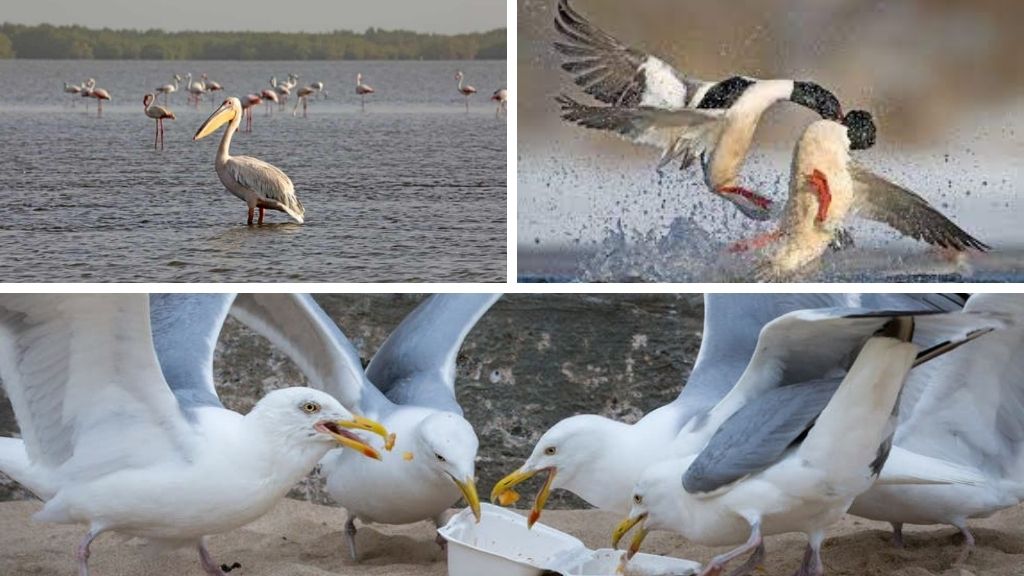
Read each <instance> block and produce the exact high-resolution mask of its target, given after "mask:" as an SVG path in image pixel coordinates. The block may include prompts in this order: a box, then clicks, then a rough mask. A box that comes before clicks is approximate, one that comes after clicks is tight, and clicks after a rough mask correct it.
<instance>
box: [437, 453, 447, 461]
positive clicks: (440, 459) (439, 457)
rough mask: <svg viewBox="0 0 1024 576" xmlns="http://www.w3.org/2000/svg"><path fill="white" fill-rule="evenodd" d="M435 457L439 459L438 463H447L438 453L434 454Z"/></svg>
mask: <svg viewBox="0 0 1024 576" xmlns="http://www.w3.org/2000/svg"><path fill="white" fill-rule="evenodd" d="M434 457H435V458H437V461H438V462H447V460H445V459H444V456H441V455H440V454H438V453H437V452H435V453H434Z"/></svg>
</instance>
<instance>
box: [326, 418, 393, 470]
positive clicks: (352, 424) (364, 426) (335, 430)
mask: <svg viewBox="0 0 1024 576" xmlns="http://www.w3.org/2000/svg"><path fill="white" fill-rule="evenodd" d="M315 428H316V430H317V431H319V432H323V433H324V434H329V435H330V436H331V437H332V438H334V440H335V441H336V442H337V443H338V444H341V445H342V446H344V447H345V448H351V449H353V450H355V451H357V452H361V453H362V454H363V456H366V457H367V458H373V459H375V460H382V458H381V456H380V452H378V451H377V449H376V448H374V447H373V446H370V445H369V444H367V443H366V441H364V440H363V439H362V438H360V437H359V436H356V435H355V434H353V433H351V432H349V431H348V430H346V428H350V429H355V430H366V431H370V432H373V433H374V434H378V435H380V436H382V437H384V438H387V436H388V432H387V429H385V428H384V425H383V424H381V423H379V422H375V421H373V420H370V419H368V418H363V417H362V416H355V417H353V418H352V419H351V420H324V421H322V422H317V424H316V426H315Z"/></svg>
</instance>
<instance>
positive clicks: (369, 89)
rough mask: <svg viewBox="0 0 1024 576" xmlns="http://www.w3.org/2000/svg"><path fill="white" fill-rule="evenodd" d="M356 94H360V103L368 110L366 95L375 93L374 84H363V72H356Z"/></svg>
mask: <svg viewBox="0 0 1024 576" xmlns="http://www.w3.org/2000/svg"><path fill="white" fill-rule="evenodd" d="M356 94H359V100H360V104H361V105H362V107H363V110H366V95H367V94H373V86H370V85H369V84H363V73H362V72H360V73H358V74H356Z"/></svg>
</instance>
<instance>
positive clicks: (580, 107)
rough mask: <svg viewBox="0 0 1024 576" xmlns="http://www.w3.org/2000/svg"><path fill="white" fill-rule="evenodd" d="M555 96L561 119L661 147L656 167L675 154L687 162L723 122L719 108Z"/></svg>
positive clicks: (718, 133) (707, 144) (706, 146)
mask: <svg viewBox="0 0 1024 576" xmlns="http://www.w3.org/2000/svg"><path fill="white" fill-rule="evenodd" d="M555 100H556V101H557V102H558V103H559V104H560V105H561V106H562V119H563V120H567V121H569V122H574V123H576V124H579V125H580V126H583V127H586V128H592V129H595V130H605V131H608V132H613V133H615V134H617V135H619V136H621V137H622V138H625V139H626V140H629V141H630V142H633V143H635V144H642V145H645V146H652V147H654V148H658V149H659V150H661V159H660V160H659V161H658V169H659V170H660V169H661V168H663V167H664V166H665V165H666V164H668V163H669V162H672V161H674V160H676V159H677V158H678V159H679V161H680V165H681V167H682V168H685V167H687V166H689V165H690V163H692V162H693V161H694V160H695V159H697V158H698V157H700V155H701V154H703V153H704V152H705V151H706V150H710V149H712V148H714V147H715V145H716V144H717V142H718V139H719V138H720V137H721V134H722V128H723V125H724V112H723V111H722V110H696V109H691V108H684V109H680V110H664V109H662V108H653V107H650V106H640V107H633V108H627V107H621V106H588V105H586V104H581V103H580V102H577V101H576V100H574V99H572V98H570V97H569V96H566V95H562V96H559V97H558V98H556V99H555Z"/></svg>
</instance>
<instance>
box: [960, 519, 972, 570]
mask: <svg viewBox="0 0 1024 576" xmlns="http://www.w3.org/2000/svg"><path fill="white" fill-rule="evenodd" d="M956 527H957V528H959V529H960V533H961V534H963V536H964V545H963V548H961V549H960V555H959V556H957V559H956V565H957V566H961V565H963V564H964V563H966V562H967V559H968V558H970V556H971V552H973V551H974V534H972V533H971V529H970V528H968V527H967V525H966V524H960V525H957V526H956Z"/></svg>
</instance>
